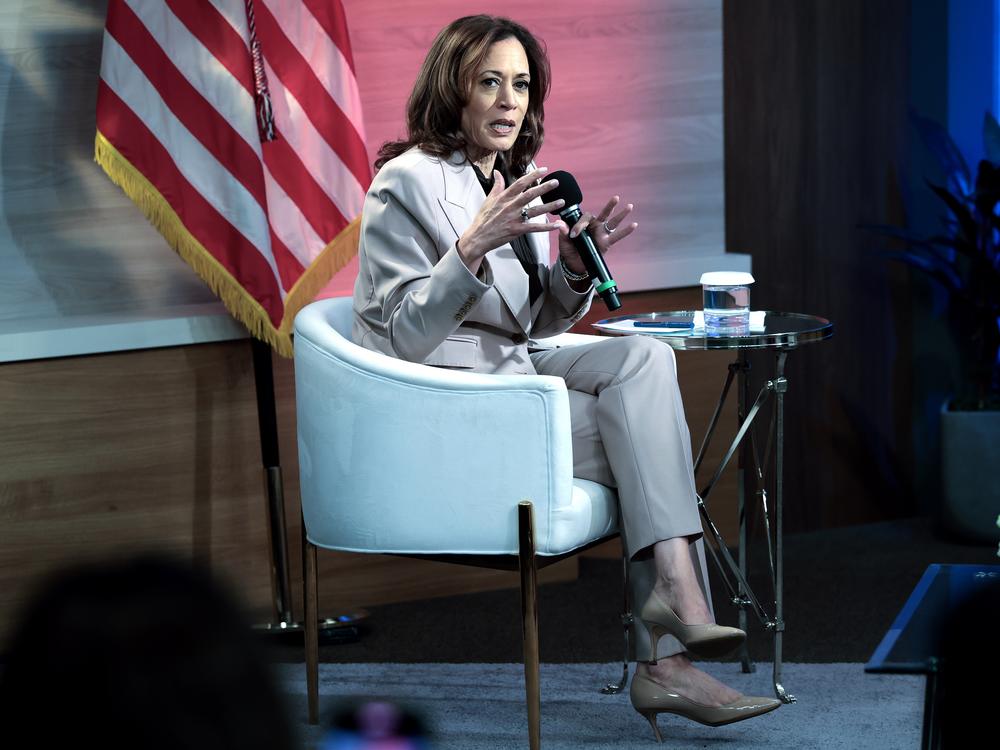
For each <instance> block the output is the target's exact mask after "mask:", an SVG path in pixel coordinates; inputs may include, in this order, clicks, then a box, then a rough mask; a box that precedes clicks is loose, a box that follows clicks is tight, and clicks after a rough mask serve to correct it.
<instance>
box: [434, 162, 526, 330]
mask: <svg viewBox="0 0 1000 750" xmlns="http://www.w3.org/2000/svg"><path fill="white" fill-rule="evenodd" d="M441 168H442V170H443V172H444V185H445V193H444V198H439V199H438V202H439V203H440V204H441V208H442V210H443V211H444V213H445V216H447V217H448V222H449V223H450V224H451V228H452V230H453V231H454V232H455V238H456V239H458V238H459V237H461V236H462V232H464V231H465V230H466V229H468V228H469V225H470V224H471V223H472V220H473V219H474V218H475V216H476V214H477V213H478V212H479V209H480V208H481V207H482V205H483V203H484V202H485V200H486V195H485V194H484V193H483V190H482V188H481V187H480V185H479V180H477V179H476V174H475V172H474V171H473V170H472V167H471V166H470V165H469V164H468V163H466V162H465V159H464V157H462V156H461V155H459V154H453V155H452V156H451V158H449V159H448V160H447V161H445V160H443V159H442V161H441ZM529 237H530V235H529ZM536 252H537V246H536ZM486 257H487V258H488V260H489V264H490V269H491V270H492V271H493V288H494V289H496V291H497V292H498V293H499V295H500V297H501V299H503V301H504V304H506V305H507V307H508V309H509V310H510V312H511V314H512V315H513V316H514V318H515V319H516V320H517V323H518V325H519V326H520V327H521V330H522V331H524V332H525V333H528V331H529V330H530V328H531V308H530V307H529V300H528V276H527V274H525V272H524V269H523V268H522V267H521V262H520V261H519V260H518V259H517V256H516V255H514V250H513V248H511V246H510V245H502V246H501V247H498V248H497V249H496V250H491V251H490V252H489V253H488V254H487V256H486Z"/></svg>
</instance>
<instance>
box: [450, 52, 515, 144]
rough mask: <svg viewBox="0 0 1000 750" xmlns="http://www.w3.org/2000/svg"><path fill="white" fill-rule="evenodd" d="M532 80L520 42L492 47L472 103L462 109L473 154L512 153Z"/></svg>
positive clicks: (464, 130)
mask: <svg viewBox="0 0 1000 750" xmlns="http://www.w3.org/2000/svg"><path fill="white" fill-rule="evenodd" d="M530 80H531V77H530V75H529V74H528V56H527V55H526V54H525V52H524V47H522V46H521V43H520V42H519V41H517V39H514V38H513V37H510V38H508V39H503V40H501V41H499V42H497V43H496V44H494V45H493V46H492V47H490V49H489V52H488V53H487V55H486V59H485V60H483V63H482V65H480V66H479V69H478V70H476V75H475V77H474V78H473V80H472V92H471V93H470V95H469V103H468V104H466V105H465V107H464V108H463V109H462V133H463V134H464V135H465V137H466V140H468V142H469V146H470V151H472V150H474V149H476V148H478V149H480V150H481V151H482V152H484V153H492V152H496V151H508V150H510V148H511V147H512V146H513V145H514V141H516V140H517V134H518V133H520V132H521V123H522V122H523V121H524V115H525V113H526V112H527V111H528V83H529V81H530ZM470 156H473V157H474V158H476V157H477V156H479V154H471V153H470Z"/></svg>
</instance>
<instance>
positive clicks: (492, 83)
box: [482, 78, 500, 89]
mask: <svg viewBox="0 0 1000 750" xmlns="http://www.w3.org/2000/svg"><path fill="white" fill-rule="evenodd" d="M482 85H483V86H485V87H486V88H488V89H492V88H496V87H497V86H499V85H500V79H498V78H486V79H484V80H483V81H482Z"/></svg>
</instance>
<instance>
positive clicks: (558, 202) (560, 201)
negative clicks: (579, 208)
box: [556, 198, 566, 206]
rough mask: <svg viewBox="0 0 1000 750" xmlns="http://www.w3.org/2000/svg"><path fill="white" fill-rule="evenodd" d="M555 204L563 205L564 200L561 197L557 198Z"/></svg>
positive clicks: (564, 203)
mask: <svg viewBox="0 0 1000 750" xmlns="http://www.w3.org/2000/svg"><path fill="white" fill-rule="evenodd" d="M556 205H557V206H565V205H566V201H564V200H563V199H562V198H560V199H559V200H557V201H556Z"/></svg>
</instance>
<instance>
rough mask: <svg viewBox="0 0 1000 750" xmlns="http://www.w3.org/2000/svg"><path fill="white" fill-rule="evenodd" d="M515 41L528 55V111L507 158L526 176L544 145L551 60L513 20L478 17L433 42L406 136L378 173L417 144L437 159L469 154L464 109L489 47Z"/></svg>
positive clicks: (382, 159) (386, 152)
mask: <svg viewBox="0 0 1000 750" xmlns="http://www.w3.org/2000/svg"><path fill="white" fill-rule="evenodd" d="M510 38H514V39H517V41H519V42H520V43H521V46H522V47H524V52H525V54H526V55H527V57H528V73H529V75H530V76H531V79H530V81H529V83H528V111H527V112H526V113H525V116H524V122H523V123H522V124H521V132H520V133H519V134H518V138H517V140H516V141H515V142H514V146H513V147H512V148H511V150H510V151H509V152H508V154H507V163H508V165H509V166H510V168H511V169H512V171H513V172H514V173H515V174H523V173H524V172H525V171H526V169H527V166H528V164H529V163H530V162H531V160H532V159H534V158H535V154H537V153H538V150H539V149H540V148H541V147H542V138H543V136H544V133H545V127H544V124H543V123H544V120H545V109H544V107H543V103H544V101H545V98H546V97H547V96H548V94H549V80H550V76H549V60H548V57H547V56H546V54H545V48H544V47H543V46H542V44H541V42H540V41H539V40H537V39H535V37H534V36H532V34H531V32H530V31H528V30H527V29H526V28H524V27H523V26H521V25H520V24H519V23H515V22H514V21H511V20H510V19H508V18H499V17H495V16H487V15H479V16H465V17H464V18H459V19H458V20H457V21H452V22H451V23H450V24H448V26H446V27H445V28H444V29H442V30H441V32H440V33H439V34H438V35H437V38H435V39H434V43H433V44H432V45H431V48H430V51H429V52H428V53H427V57H426V59H424V64H423V65H422V66H421V68H420V73H419V74H418V75H417V81H416V83H415V84H414V85H413V92H412V93H411V94H410V99H409V101H408V102H407V104H406V129H407V137H406V139H405V140H401V141H388V142H386V143H383V144H382V147H381V148H380V149H379V152H378V158H377V159H376V160H375V169H380V168H381V167H382V165H383V164H385V163H386V162H387V161H389V160H390V159H394V158H395V157H397V156H399V155H400V154H402V153H403V152H405V151H407V150H409V149H410V148H412V147H413V146H419V147H420V148H421V149H423V150H424V151H426V152H427V153H429V154H433V155H434V156H441V157H447V156H449V155H450V154H451V153H453V152H455V151H462V152H464V151H465V148H466V146H467V145H468V142H467V140H466V138H465V135H464V134H463V133H462V126H461V123H462V109H463V108H464V107H465V106H466V104H468V101H469V96H470V94H471V92H472V84H473V80H474V78H475V75H476V71H477V70H478V69H479V66H480V65H482V63H483V61H484V60H485V59H486V56H487V54H489V50H490V47H492V46H493V45H494V44H495V43H497V42H501V41H503V40H504V39H510Z"/></svg>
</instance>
